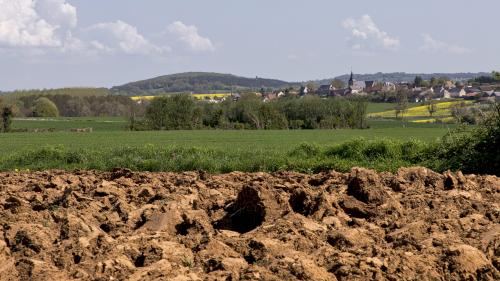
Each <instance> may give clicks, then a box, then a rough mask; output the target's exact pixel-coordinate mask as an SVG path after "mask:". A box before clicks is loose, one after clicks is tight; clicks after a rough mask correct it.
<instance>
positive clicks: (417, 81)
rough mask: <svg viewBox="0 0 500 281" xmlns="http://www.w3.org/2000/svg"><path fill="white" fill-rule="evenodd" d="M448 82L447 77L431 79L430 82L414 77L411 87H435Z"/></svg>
mask: <svg viewBox="0 0 500 281" xmlns="http://www.w3.org/2000/svg"><path fill="white" fill-rule="evenodd" d="M448 81H450V78H448V77H431V79H430V80H424V79H423V78H422V77H421V76H415V80H414V81H413V85H414V86H415V87H435V86H440V85H441V86H442V85H445V84H446V82H448Z"/></svg>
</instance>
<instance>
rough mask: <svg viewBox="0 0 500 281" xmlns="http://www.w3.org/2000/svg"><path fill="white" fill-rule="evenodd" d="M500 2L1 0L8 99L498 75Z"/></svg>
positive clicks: (1, 63)
mask: <svg viewBox="0 0 500 281" xmlns="http://www.w3.org/2000/svg"><path fill="white" fill-rule="evenodd" d="M498 10H500V1H497V0H475V1H465V0H453V1H452V0H439V1H436V0H420V1H395V0H377V1H373V0H357V1H356V0H354V1H352V0H351V1H332V0H328V1H327V0H309V1H298V0H252V1H249V0H247V1H243V0H238V1H235V0H203V1H202V0H198V1H195V0H182V1H180V0H179V1H167V0H142V1H137V0H135V1H132V0H106V1H102V0H0V90H4V91H5V90H12V89H26V88H53V87H65V86H106V87H109V86H113V85H119V84H122V83H125V82H130V81H136V80H140V79H145V78H150V77H153V76H159V75H164V74H170V73H176V72H184V71H213V72H223V73H233V74H237V75H243V76H249V77H255V76H259V77H269V78H278V79H283V80H288V81H304V80H309V79H320V78H330V77H334V76H337V75H340V74H344V73H347V72H348V71H350V69H351V67H352V69H353V70H354V71H355V72H357V73H372V72H378V71H382V72H395V71H404V72H468V71H470V72H476V71H491V70H493V69H500V47H499V46H500V37H499V36H496V35H495V31H498V30H495V29H498V22H499V21H498V15H497V13H498Z"/></svg>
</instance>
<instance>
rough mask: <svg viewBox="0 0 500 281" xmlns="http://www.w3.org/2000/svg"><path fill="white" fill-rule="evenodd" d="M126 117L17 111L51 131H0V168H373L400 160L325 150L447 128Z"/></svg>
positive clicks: (398, 142)
mask: <svg viewBox="0 0 500 281" xmlns="http://www.w3.org/2000/svg"><path fill="white" fill-rule="evenodd" d="M126 124H127V123H126V121H125V120H120V119H114V118H103V119H101V118H74V119H72V118H58V119H52V120H36V121H33V120H24V119H17V120H15V121H14V127H16V128H27V127H29V128H35V127H46V128H57V131H56V132H52V133H48V132H45V133H34V132H29V133H8V134H0V170H15V169H33V170H43V169H74V168H78V169H98V170H109V169H112V168H114V167H128V168H131V169H136V170H148V171H183V170H197V169H203V170H207V171H210V172H228V171H234V170H241V171H259V170H262V171H275V170H280V169H292V170H299V171H309V170H314V171H316V170H322V169H329V168H335V169H337V170H339V171H346V170H348V169H349V168H350V167H351V166H352V165H355V164H356V163H357V164H359V165H363V166H367V167H373V168H376V169H379V170H394V169H396V168H397V167H398V166H401V165H405V163H406V162H405V161H406V160H404V159H403V160H401V161H398V160H394V159H389V158H388V157H386V156H380V157H383V158H387V159H386V160H383V159H382V160H381V159H378V158H377V159H372V158H370V159H365V158H364V157H358V156H356V159H348V160H346V159H343V158H342V157H344V156H342V157H340V156H332V155H331V154H328V151H329V150H331V149H335V147H337V146H342V145H344V144H345V143H346V142H351V145H352V142H354V145H359V144H361V145H367V147H366V149H367V151H368V150H371V149H375V150H377V149H380V146H381V147H382V148H381V149H382V150H383V151H385V152H383V153H391V155H392V153H396V154H398V155H400V154H401V152H394V151H401V149H402V147H404V146H407V145H409V146H414V145H416V146H418V147H424V146H425V143H432V142H433V141H435V140H436V139H437V138H439V137H442V136H443V135H444V134H446V133H447V132H448V131H450V130H451V128H452V127H450V126H445V125H435V124H412V123H402V122H400V121H394V120H386V121H377V120H373V121H370V126H371V128H370V129H365V130H354V129H341V130H279V131H265V130H241V131H238V130H230V131H222V130H193V131H144V132H142V131H139V132H138V131H125V130H123V127H125V126H126ZM74 127H76V128H82V127H93V128H94V129H95V130H94V132H91V133H75V132H70V131H68V129H69V128H74ZM389 138H390V139H392V140H389ZM372 146H374V147H372ZM377 147H378V148H377ZM362 150H363V149H362V148H359V151H362ZM311 153H312V154H311ZM367 153H368V154H370V152H367ZM377 155H378V154H377ZM339 157H340V158H339ZM349 157H350V156H349ZM377 157H379V156H377ZM391 157H392V156H391ZM353 161H354V162H353ZM408 165H409V164H408Z"/></svg>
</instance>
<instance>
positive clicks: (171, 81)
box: [111, 72, 300, 96]
mask: <svg viewBox="0 0 500 281" xmlns="http://www.w3.org/2000/svg"><path fill="white" fill-rule="evenodd" d="M298 85H300V84H299V83H293V82H292V83H290V82H286V81H281V80H276V79H265V78H258V77H256V78H246V77H240V76H236V75H232V74H221V73H209V72H186V73H179V74H171V75H165V76H160V77H156V78H152V79H147V80H142V81H137V82H132V83H127V84H125V85H122V86H116V87H113V88H111V92H112V93H113V94H121V95H130V96H141V95H157V94H162V93H177V92H194V93H211V92H221V91H222V92H229V91H238V90H258V89H261V88H272V89H278V88H283V87H288V86H298Z"/></svg>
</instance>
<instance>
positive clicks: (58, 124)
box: [12, 117, 127, 131]
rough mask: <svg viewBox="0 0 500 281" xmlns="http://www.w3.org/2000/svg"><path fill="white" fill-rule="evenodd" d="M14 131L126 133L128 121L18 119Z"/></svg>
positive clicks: (63, 118) (96, 118)
mask: <svg viewBox="0 0 500 281" xmlns="http://www.w3.org/2000/svg"><path fill="white" fill-rule="evenodd" d="M12 127H13V129H37V128H47V129H48V128H54V129H56V131H64V130H69V129H71V128H89V127H91V128H93V130H94V131H124V130H125V129H126V128H127V120H125V119H124V118H122V117H58V118H16V119H14V122H13V123H12Z"/></svg>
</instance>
